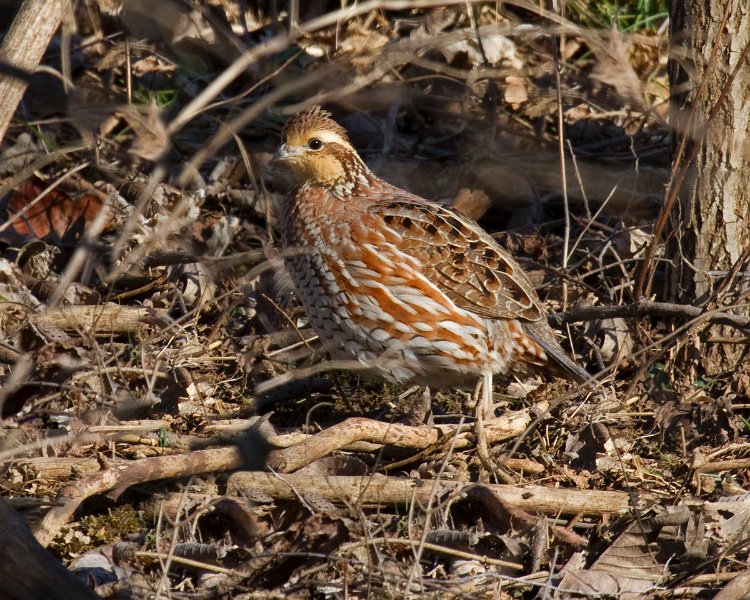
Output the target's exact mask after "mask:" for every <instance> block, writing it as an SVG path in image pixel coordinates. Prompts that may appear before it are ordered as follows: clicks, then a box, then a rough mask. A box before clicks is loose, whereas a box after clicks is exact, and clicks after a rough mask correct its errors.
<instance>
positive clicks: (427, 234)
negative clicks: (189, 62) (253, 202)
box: [274, 106, 589, 411]
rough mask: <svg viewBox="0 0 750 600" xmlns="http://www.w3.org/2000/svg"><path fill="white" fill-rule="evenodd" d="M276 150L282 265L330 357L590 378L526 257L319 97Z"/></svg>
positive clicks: (370, 364) (487, 381)
mask: <svg viewBox="0 0 750 600" xmlns="http://www.w3.org/2000/svg"><path fill="white" fill-rule="evenodd" d="M281 137H282V143H281V147H280V148H279V149H278V151H277V153H276V155H275V159H274V160H275V163H276V164H278V163H281V164H282V165H283V166H284V167H285V170H286V171H289V172H290V173H291V177H292V179H293V181H294V187H293V189H292V190H291V192H290V193H289V194H288V195H287V197H286V200H285V202H284V207H283V217H282V229H283V230H282V244H283V248H284V256H285V265H286V267H287V269H288V271H289V274H290V275H291V278H292V280H293V281H294V284H295V287H296V290H297V293H298V295H299V298H300V300H301V301H302V304H303V305H304V307H305V310H306V311H307V315H308V318H309V319H310V323H311V324H312V326H313V328H314V329H315V331H316V333H317V334H318V336H319V337H320V339H321V341H322V342H323V344H324V346H325V348H326V349H327V351H328V352H329V353H330V354H331V355H332V357H334V358H347V359H355V360H357V361H359V362H360V363H363V365H366V367H367V368H369V369H370V370H372V371H375V372H376V373H379V374H380V375H382V376H384V377H385V378H387V379H389V380H392V381H415V382H417V383H423V384H426V385H429V386H435V387H440V386H443V385H469V384H471V383H472V382H477V380H478V378H481V379H482V400H481V403H482V404H481V406H482V407H483V409H484V410H485V411H487V410H488V409H489V408H490V404H491V390H492V377H493V374H500V375H526V374H529V373H530V372H534V371H543V372H547V373H550V374H553V375H556V376H560V377H564V378H567V379H571V380H574V381H577V382H583V381H585V380H586V379H588V378H589V374H588V373H587V372H586V371H584V370H583V369H582V368H580V367H579V366H578V365H576V364H575V363H574V362H573V361H572V360H571V359H570V358H568V357H567V356H566V354H565V352H564V350H563V349H562V348H561V347H560V345H559V343H558V342H557V340H556V339H555V335H554V333H553V331H552V329H551V328H550V326H549V325H548V324H547V320H546V312H545V309H544V308H543V307H542V305H541V303H540V301H539V298H538V296H537V294H536V292H535V291H534V289H533V287H532V286H531V283H530V282H529V279H528V278H527V276H526V274H525V273H524V272H523V270H522V269H521V267H520V265H519V264H518V263H517V262H516V261H515V260H514V259H513V258H512V257H511V256H510V255H509V254H508V253H507V252H506V251H505V250H503V249H502V248H501V247H500V246H499V245H498V244H497V242H495V240H494V239H493V238H492V237H490V235H489V234H487V233H486V232H485V231H484V230H483V229H482V228H481V227H479V225H477V224H476V223H474V222H473V221H471V220H470V219H468V218H466V217H464V216H463V215H461V214H460V213H458V212H456V211H455V210H452V209H450V208H446V207H444V206H440V205H438V204H434V203H432V202H429V201H427V200H424V199H423V198H420V197H419V196H415V195H414V194H411V193H409V192H406V191H404V190H401V189H399V188H397V187H395V186H392V185H390V184H388V183H386V182H385V181H383V180H382V179H379V178H378V177H376V176H375V175H374V174H373V173H372V172H371V171H370V170H369V169H368V168H367V166H365V164H364V162H362V159H361V158H360V157H359V155H358V154H357V151H356V150H355V149H354V148H353V147H352V145H351V143H350V142H349V139H348V137H347V134H346V131H345V130H344V129H343V127H341V126H340V125H339V124H338V123H336V122H335V121H334V120H333V119H332V118H331V115H330V113H328V112H326V111H325V110H323V109H321V108H320V107H319V106H312V107H310V108H308V109H306V110H304V111H302V112H300V113H298V114H296V115H294V116H293V117H291V118H290V119H289V121H288V122H287V123H286V125H285V126H284V129H283V131H282V134H281Z"/></svg>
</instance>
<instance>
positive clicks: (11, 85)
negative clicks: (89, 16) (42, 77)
mask: <svg viewBox="0 0 750 600" xmlns="http://www.w3.org/2000/svg"><path fill="white" fill-rule="evenodd" d="M62 16H63V0H25V1H24V3H23V5H22V6H21V9H20V10H19V11H18V14H17V15H16V17H15V19H13V25H11V28H10V31H8V33H7V34H6V36H5V39H3V44H2V47H0V61H2V62H4V63H7V64H9V65H11V66H13V67H17V68H19V69H21V70H23V71H26V72H29V73H33V72H34V69H36V68H37V67H38V66H39V61H41V60H42V56H44V52H45V50H46V49H47V46H48V45H49V42H50V40H51V39H52V36H53V35H54V33H55V31H57V28H58V27H59V26H60V22H61V20H62ZM27 85H28V83H27V82H26V81H25V80H23V79H17V78H15V77H10V76H8V75H4V76H2V77H0V141H2V139H3V137H4V136H5V131H6V130H7V128H8V125H9V124H10V121H11V119H12V118H13V115H14V114H15V113H16V108H17V107H18V103H19V102H20V101H21V97H22V96H23V93H24V92H25V91H26V87H27Z"/></svg>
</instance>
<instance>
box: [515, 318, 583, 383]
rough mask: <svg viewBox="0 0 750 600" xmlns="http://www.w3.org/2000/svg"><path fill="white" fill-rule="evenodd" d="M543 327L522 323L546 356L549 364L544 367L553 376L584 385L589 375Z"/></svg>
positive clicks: (549, 331) (547, 329)
mask: <svg viewBox="0 0 750 600" xmlns="http://www.w3.org/2000/svg"><path fill="white" fill-rule="evenodd" d="M545 325H546V323H544V324H543V325H540V324H537V323H524V329H525V330H526V333H527V335H528V336H529V337H530V338H531V339H532V340H534V341H535V342H536V343H537V344H539V345H540V346H541V347H542V348H543V349H544V352H545V353H546V354H547V359H548V360H549V362H548V363H547V365H546V367H547V369H548V370H549V371H551V373H552V374H553V375H556V376H557V377H561V378H563V379H569V380H571V381H575V382H576V383H584V382H586V381H589V380H590V379H591V377H592V376H591V374H590V373H589V372H588V371H587V370H586V369H584V368H582V367H579V366H578V365H577V364H576V363H575V362H573V360H572V359H571V358H570V357H569V356H568V355H567V353H566V352H565V350H563V348H562V346H560V344H559V342H558V341H557V340H556V339H555V337H554V334H553V333H552V331H551V330H550V329H549V327H545Z"/></svg>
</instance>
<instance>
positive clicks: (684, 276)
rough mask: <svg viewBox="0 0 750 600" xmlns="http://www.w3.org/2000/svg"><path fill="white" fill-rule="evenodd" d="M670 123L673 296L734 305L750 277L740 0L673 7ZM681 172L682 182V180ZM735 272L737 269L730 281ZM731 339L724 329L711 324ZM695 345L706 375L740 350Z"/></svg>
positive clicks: (745, 43) (749, 87)
mask: <svg viewBox="0 0 750 600" xmlns="http://www.w3.org/2000/svg"><path fill="white" fill-rule="evenodd" d="M670 41H671V47H672V59H671V64H670V78H671V82H672V108H671V111H672V112H671V122H672V126H673V128H674V131H675V138H676V141H675V148H674V155H673V159H674V163H673V174H674V177H673V181H672V185H674V186H677V187H678V189H677V190H675V191H677V192H678V194H679V195H678V197H677V202H676V203H675V207H674V209H673V210H672V213H671V215H670V217H671V227H670V229H671V240H670V245H669V255H670V257H671V258H672V260H673V268H672V272H671V277H670V280H669V281H670V283H671V296H672V297H673V298H675V299H676V300H677V301H678V302H682V303H688V304H697V305H700V306H705V305H709V307H714V308H715V307H718V306H732V305H744V306H737V308H735V309H734V310H736V311H738V312H741V313H743V314H748V309H747V305H748V299H747V298H744V299H742V298H741V296H742V293H743V292H745V291H747V289H748V287H749V282H750V279H749V278H748V276H747V250H748V247H749V246H750V192H749V190H750V135H749V134H748V129H749V128H750V56H748V47H749V44H750V12H748V11H747V4H746V3H745V2H744V0H727V1H720V0H713V1H712V2H706V1H705V0H685V1H682V2H672V3H671V9H670ZM683 175H684V178H683ZM733 267H735V268H736V270H738V271H739V273H738V274H737V275H736V276H733V275H732V268H733ZM711 334H712V335H714V336H717V335H718V336H721V337H731V336H733V335H736V332H734V330H732V329H730V328H725V327H722V328H712V329H711ZM698 343H699V347H698V348H697V350H698V352H697V353H696V356H699V357H700V361H701V363H702V367H703V369H704V371H705V372H706V373H707V374H709V375H716V374H719V373H721V372H726V371H728V370H731V369H732V368H734V366H736V364H737V362H738V361H739V360H740V359H741V357H742V355H743V353H744V352H745V351H746V347H745V346H743V345H737V344H735V345H732V344H709V345H707V346H706V347H700V342H698Z"/></svg>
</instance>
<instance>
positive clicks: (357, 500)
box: [227, 471, 653, 516]
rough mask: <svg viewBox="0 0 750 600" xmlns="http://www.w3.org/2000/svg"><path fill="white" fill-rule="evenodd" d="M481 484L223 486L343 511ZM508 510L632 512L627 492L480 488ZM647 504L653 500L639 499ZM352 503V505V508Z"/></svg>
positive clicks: (243, 479) (271, 480) (328, 480)
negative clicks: (315, 501)
mask: <svg viewBox="0 0 750 600" xmlns="http://www.w3.org/2000/svg"><path fill="white" fill-rule="evenodd" d="M477 485H479V484H475V483H468V482H466V481H448V480H446V481H437V480H431V481H429V480H424V479H416V478H412V477H389V476H386V475H369V476H366V477H350V476H328V477H321V476H320V475H303V474H289V475H274V474H272V473H265V472H262V471H243V472H240V473H234V474H233V475H232V476H231V477H230V478H229V481H228V483H227V488H228V491H229V493H236V494H239V495H243V494H246V493H249V492H251V491H255V492H257V491H261V492H265V493H266V494H268V495H270V496H272V497H274V498H280V499H293V498H298V497H299V494H316V495H319V496H322V497H323V498H325V499H326V500H328V501H329V502H333V503H336V504H346V505H358V504H364V505H370V506H376V505H377V506H379V505H385V504H388V505H400V506H403V505H405V504H411V503H414V502H415V503H417V504H419V505H422V506H426V505H427V502H428V500H429V499H430V496H431V495H433V494H434V493H435V491H434V487H435V486H438V488H439V489H438V491H437V493H438V494H439V495H442V494H446V493H456V492H460V491H464V490H465V491H467V492H468V491H469V490H471V489H473V488H475V487H476V486H477ZM481 486H482V487H484V488H486V489H488V490H490V492H492V493H493V494H495V495H497V497H498V498H499V499H500V500H502V501H503V502H506V503H508V504H510V505H513V506H515V507H517V508H520V509H522V510H525V511H529V512H537V513H543V514H547V515H558V514H566V515H590V516H602V515H608V514H623V513H627V512H628V511H629V510H630V509H631V504H630V501H631V496H630V494H628V493H627V492H611V491H598V490H579V489H575V488H552V487H544V486H540V485H527V486H523V487H522V486H516V485H502V484H495V485H490V484H481ZM643 499H644V500H645V499H647V500H648V501H651V500H653V499H652V498H650V497H648V498H646V497H643ZM350 503H351V504H350Z"/></svg>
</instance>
